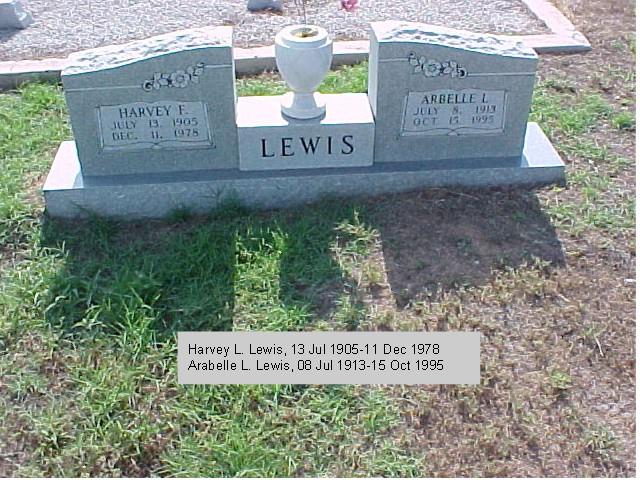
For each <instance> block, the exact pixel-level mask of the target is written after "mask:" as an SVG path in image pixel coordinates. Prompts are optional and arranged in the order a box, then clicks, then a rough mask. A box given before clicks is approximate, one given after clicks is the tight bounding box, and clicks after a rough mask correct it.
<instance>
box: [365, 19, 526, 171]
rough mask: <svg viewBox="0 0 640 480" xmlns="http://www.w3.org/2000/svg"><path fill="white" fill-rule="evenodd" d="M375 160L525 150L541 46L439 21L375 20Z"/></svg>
mask: <svg viewBox="0 0 640 480" xmlns="http://www.w3.org/2000/svg"><path fill="white" fill-rule="evenodd" d="M372 31H373V34H372V37H371V48H370V62H369V101H370V102H371V107H372V110H373V114H374V117H375V122H376V142H375V161H376V162H399V161H402V158H403V157H406V156H409V157H411V158H415V160H417V161H418V160H424V161H434V160H449V161H451V162H453V163H455V162H459V161H460V160H462V159H467V158H493V159H502V160H500V161H501V162H502V161H503V160H505V159H509V158H511V159H512V160H513V161H514V162H517V161H518V159H519V158H520V155H521V154H522V147H523V144H524V136H525V132H526V129H527V120H528V117H529V109H530V106H531V98H532V95H533V86H534V82H535V74H536V66H537V63H538V57H537V55H536V53H535V52H534V51H533V50H532V49H531V48H528V47H525V46H523V45H521V44H519V43H517V42H515V41H513V40H510V39H505V38H499V37H496V36H493V35H490V34H482V35H478V34H476V33H471V32H466V31H462V30H451V29H448V28H442V27H438V26H436V25H426V24H418V23H411V24H409V23H400V22H394V21H386V22H375V23H373V24H372Z"/></svg>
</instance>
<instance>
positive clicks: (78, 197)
mask: <svg viewBox="0 0 640 480" xmlns="http://www.w3.org/2000/svg"><path fill="white" fill-rule="evenodd" d="M70 60H71V63H70V66H69V67H68V68H67V69H65V71H63V75H62V78H63V84H64V89H65V94H66V98H67V103H68V106H69V113H70V116H71V123H72V127H73V133H74V136H75V142H63V144H62V145H61V147H60V149H59V151H58V154H57V155H56V158H55V160H54V164H53V166H52V169H51V172H50V174H49V177H48V178H47V181H46V184H45V188H44V191H45V199H46V203H47V210H48V212H49V214H50V215H53V216H64V217H74V216H81V215H86V214H87V213H95V214H99V215H107V216H116V217H123V218H129V219H132V218H144V217H161V216H164V215H167V214H168V213H170V212H171V211H172V210H175V209H184V208H186V209H190V210H192V211H195V212H206V211H209V210H211V209H213V208H215V207H216V206H217V205H219V204H220V202H222V201H224V200H225V199H226V198H228V197H233V198H235V199H236V200H239V201H241V202H243V203H245V204H246V205H248V206H253V207H258V208H271V207H279V206H287V205H295V204H301V203H306V202H311V201H314V200H317V199H319V198H322V197H326V196H354V195H376V194H384V193H391V192H400V191H407V190H412V189H419V188H425V187H430V186H437V187H441V186H455V185H464V186H474V187H486V186H499V185H508V186H513V185H533V184H547V183H562V182H563V181H564V164H563V163H562V161H561V159H560V158H559V156H558V155H557V153H556V152H555V150H554V149H553V147H552V146H551V144H550V143H549V141H548V139H547V138H546V137H545V135H544V134H543V133H542V131H541V130H540V128H539V127H538V126H537V125H535V124H531V123H527V119H528V114H529V107H530V103H531V96H532V90H533V84H534V80H535V71H536V63H537V57H536V54H535V52H533V51H532V50H530V49H528V48H526V47H524V46H522V45H520V44H519V43H517V42H514V41H512V40H510V39H507V38H504V37H498V36H492V35H479V34H473V33H470V32H463V31H455V30H450V29H446V28H441V27H435V26H431V25H424V24H413V23H401V22H381V23H375V24H373V26H372V37H371V53H370V61H369V69H370V72H369V93H368V95H367V94H337V95H327V96H326V105H327V111H326V115H325V116H324V117H321V118H318V119H311V120H295V119H291V118H288V117H286V116H283V115H282V113H281V110H280V101H279V98H278V97H241V98H239V99H237V98H236V92H235V87H234V85H235V83H234V82H235V74H234V63H233V51H232V40H231V28H230V27H216V28H201V29H194V30H186V31H181V32H176V33H173V34H169V35H163V36H159V37H154V38H151V39H147V40H142V41H137V42H133V43H129V44H126V45H122V46H113V47H106V48H100V49H95V50H90V51H86V52H82V53H80V54H77V55H74V56H72V57H71V59H70Z"/></svg>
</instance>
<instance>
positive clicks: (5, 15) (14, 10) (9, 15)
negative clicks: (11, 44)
mask: <svg viewBox="0 0 640 480" xmlns="http://www.w3.org/2000/svg"><path fill="white" fill-rule="evenodd" d="M32 23H33V17H32V16H31V14H30V13H29V12H27V11H26V10H25V9H24V8H23V7H22V4H21V3H20V2H19V0H0V30H9V29H16V28H19V29H22V28H27V27H28V26H29V25H31V24H32Z"/></svg>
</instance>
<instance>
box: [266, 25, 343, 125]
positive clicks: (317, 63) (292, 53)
mask: <svg viewBox="0 0 640 480" xmlns="http://www.w3.org/2000/svg"><path fill="white" fill-rule="evenodd" d="M275 45H276V47H275V50H276V63H277V65H278V70H279V71H280V75H282V78H283V79H284V81H285V82H287V85H289V88H291V92H289V93H286V94H285V95H284V96H283V97H282V113H283V114H285V115H287V116H288V117H292V118H299V119H309V118H316V117H320V116H322V115H323V114H324V113H325V111H326V106H325V103H324V101H323V100H322V95H321V94H319V93H317V92H316V89H317V88H318V86H319V85H320V83H322V80H323V79H324V77H325V76H326V75H327V73H328V72H329V69H330V68H331V59H332V56H333V42H332V40H331V38H330V37H329V34H328V33H327V31H326V30H325V29H324V28H321V27H317V26H313V25H291V26H288V27H285V28H283V29H282V30H281V31H280V32H279V33H278V34H277V35H276V41H275Z"/></svg>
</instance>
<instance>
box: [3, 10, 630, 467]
mask: <svg viewBox="0 0 640 480" xmlns="http://www.w3.org/2000/svg"><path fill="white" fill-rule="evenodd" d="M558 6H559V8H561V9H562V10H563V11H564V12H565V14H567V15H568V16H569V17H570V18H571V19H572V21H573V22H574V23H575V25H576V27H577V28H578V29H579V30H581V31H582V32H583V33H584V34H585V35H586V36H587V37H588V38H589V40H590V41H591V43H592V45H593V51H592V52H590V53H588V54H584V55H566V56H562V55H558V56H549V55H544V56H542V57H541V59H540V67H539V72H540V86H539V87H538V89H537V90H536V96H535V98H534V105H533V113H532V117H533V119H534V120H536V121H538V122H539V123H540V124H541V125H542V126H543V128H544V130H545V132H546V133H547V135H548V136H549V137H550V138H551V140H552V142H553V143H554V145H555V146H556V148H558V150H559V152H560V153H561V155H562V156H563V158H564V160H565V161H566V163H567V177H568V183H567V186H566V188H560V187H558V188H548V189H542V190H536V191H519V190H508V189H499V190H491V191H471V190H455V191H454V190H446V189H434V190H429V191H423V192H414V193H408V194H402V195H395V196H391V197H389V196H387V197H382V198H376V199H368V200H362V201H360V202H359V203H357V204H356V205H357V207H356V208H353V209H352V208H351V207H350V206H349V205H350V204H343V203H341V202H324V203H320V204H318V205H316V206H312V207H308V208H305V209H300V210H292V211H280V212H261V213H247V212H243V211H242V210H233V211H228V212H226V213H224V212H223V213H221V214H219V216H216V217H213V218H191V217H189V216H188V215H185V218H181V217H180V216H179V215H178V216H176V218H174V219H172V220H170V221H164V222H145V223H142V224H134V225H129V224H111V223H108V222H103V221H97V220H96V221H93V223H89V224H88V225H85V224H83V223H82V222H78V223H72V224H67V223H65V222H50V221H47V220H43V217H42V203H41V198H40V195H39V194H38V193H37V188H38V186H39V185H41V183H42V179H43V175H44V174H45V172H46V167H47V166H48V164H49V163H50V158H49V157H46V155H45V154H44V153H42V152H43V151H47V149H50V150H52V149H53V145H54V144H55V143H57V142H58V141H59V139H60V138H65V137H64V136H65V135H67V130H65V128H66V126H64V125H63V123H64V121H61V120H60V119H61V118H66V113H65V110H64V102H63V100H62V97H61V95H60V93H59V91H57V90H55V88H54V87H50V86H47V87H42V88H38V87H37V86H36V87H34V88H32V89H31V90H29V89H27V90H26V93H23V94H22V97H21V98H20V99H17V96H18V95H13V94H11V95H10V94H7V95H5V96H3V97H2V98H0V117H3V116H6V117H7V118H10V119H13V121H15V123H16V125H11V126H10V127H6V125H3V124H2V123H0V134H3V132H8V134H7V145H8V147H5V145H3V144H2V142H0V157H2V155H6V157H5V159H6V165H5V168H4V169H3V170H2V171H0V180H2V181H0V187H2V188H0V199H2V200H3V202H4V203H3V202H0V211H2V215H0V246H1V249H0V254H1V255H2V257H1V260H0V261H1V262H2V267H3V268H2V270H3V271H2V276H0V280H1V281H0V476H2V475H19V476H34V475H35V476H40V475H44V476H49V475H61V474H67V475H71V476H76V475H78V476H79V475H94V476H110V475H125V476H148V475H182V476H184V475H188V476H199V475H205V476H207V475H208V476H222V475H226V476H242V475H257V476H427V477H430V476H445V477H449V476H460V477H462V476H515V477H519V476H536V477H537V476H541V477H547V476H554V477H595V476H597V477H600V476H607V477H614V476H615V477H617V476H621V477H633V476H635V470H636V459H635V435H636V432H635V424H636V420H635V415H636V412H635V398H636V397H635V378H636V364H635V358H636V355H635V353H636V352H635V335H636V328H635V300H636V283H635V278H636V273H635V261H636V251H635V241H636V234H635V189H636V187H635V116H634V111H635V102H636V100H635V48H636V47H635V15H636V13H635V7H634V5H633V3H632V2H628V1H614V2H612V1H604V0H582V1H571V2H570V1H568V0H566V1H565V0H558ZM351 72H352V75H351V76H352V77H355V76H356V73H355V72H357V70H352V71H351ZM352 80H353V79H352V78H351V79H349V81H352ZM252 82H253V81H249V80H247V81H242V82H241V83H240V85H241V86H242V88H243V89H244V90H245V91H249V90H250V88H259V87H260V84H264V83H268V80H267V79H266V77H265V78H263V79H261V80H258V81H257V83H252ZM362 83H363V82H362ZM52 91H53V93H52ZM7 105H8V106H7ZM20 105H24V106H23V107H20ZM17 108H24V109H25V110H24V112H23V113H24V115H21V117H20V118H16V117H11V114H12V113H14V111H15V110H16V109H17ZM29 115H31V118H33V119H35V120H32V123H30V124H27V123H25V125H21V124H20V121H21V119H22V117H25V118H26V117H28V116H29ZM55 119H57V123H56V122H54V120H55ZM25 122H26V120H25ZM3 128H4V130H3ZM12 128H13V129H15V132H18V133H15V134H14V133H13V132H14V130H11V129H12ZM27 132H28V134H27ZM12 134H13V135H14V136H13V137H12V136H11V135H12ZM39 135H40V136H39ZM24 139H28V140H29V142H28V143H27V142H25V141H24ZM43 139H44V140H43ZM52 139H54V140H55V141H54V140H52ZM45 140H47V141H45ZM42 145H45V147H43V146H42ZM6 151H9V153H8V154H6ZM43 157H46V158H43ZM29 162H32V164H33V165H36V166H34V167H32V168H31V169H29V168H27V167H25V165H27V164H28V165H31V163H29ZM3 175H5V176H4V177H3ZM16 179H18V180H16ZM23 179H26V180H24V181H23ZM3 182H4V183H3ZM25 184H26V188H27V194H26V196H20V195H19V192H18V193H16V192H17V190H20V189H23V188H25ZM14 190H15V191H14ZM14 197H15V198H19V201H18V200H16V201H15V204H12V203H11V202H13V199H14ZM23 197H24V198H23ZM212 220H213V221H212ZM327 245H331V249H329V250H330V251H327V248H326V246H327ZM214 313H215V316H214V315H213V314H214ZM212 319H213V320H216V321H218V322H219V325H217V326H218V327H219V328H224V329H228V328H235V329H239V328H253V329H273V330H296V329H313V330H316V329H359V330H416V329H418V330H428V331H432V330H476V331H479V332H481V333H482V335H483V343H482V365H481V368H482V382H481V384H480V385H477V386H422V387H376V386H370V387H362V388H361V387H357V388H354V387H348V386H347V387H339V388H322V387H315V386H304V387H297V386H296V387H286V386H285V387H282V388H278V387H270V386H265V387H255V388H254V387H247V386H230V387H228V388H221V387H209V388H202V389H195V388H194V389H190V388H185V387H183V386H179V385H176V383H175V379H174V375H173V372H172V369H171V368H172V367H171V365H173V364H174V358H175V352H174V350H172V343H171V342H172V340H171V335H172V332H175V331H177V330H181V329H183V330H187V329H189V330H198V328H204V327H203V325H204V326H205V327H206V329H210V328H211V327H212V325H211V322H212V321H213V320H212ZM181 322H182V323H181ZM152 338H153V339H155V340H157V343H154V342H152V341H151V339H152Z"/></svg>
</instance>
